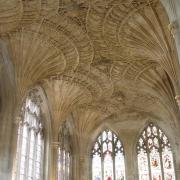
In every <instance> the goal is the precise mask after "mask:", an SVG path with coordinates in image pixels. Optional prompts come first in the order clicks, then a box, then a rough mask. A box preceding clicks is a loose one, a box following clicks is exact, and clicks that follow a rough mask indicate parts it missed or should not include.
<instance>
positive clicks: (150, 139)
mask: <svg viewBox="0 0 180 180" xmlns="http://www.w3.org/2000/svg"><path fill="white" fill-rule="evenodd" d="M137 154H138V155H137V156H138V169H139V180H175V172H174V161H173V154H172V149H171V145H170V142H169V140H168V138H167V136H166V135H165V134H164V133H163V131H162V130H161V129H160V128H159V127H157V126H155V125H154V124H153V123H150V124H149V125H148V127H147V128H146V129H145V130H144V131H143V132H142V134H141V136H140V138H139V142H138V145H137Z"/></svg>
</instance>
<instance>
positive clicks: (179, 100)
mask: <svg viewBox="0 0 180 180" xmlns="http://www.w3.org/2000/svg"><path fill="white" fill-rule="evenodd" d="M175 99H176V102H177V104H178V106H179V109H180V95H176V97H175Z"/></svg>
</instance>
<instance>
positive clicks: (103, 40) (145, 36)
mask: <svg viewBox="0 0 180 180" xmlns="http://www.w3.org/2000/svg"><path fill="white" fill-rule="evenodd" d="M168 24H169V21H168V17H167V14H166V12H165V10H164V8H163V6H162V5H161V3H160V1H158V0H133V1H132V0H38V1H37V0H31V1H29V0H13V1H12V0H3V1H2V0H1V2H0V35H1V39H3V40H4V41H5V42H6V45H7V48H8V52H9V55H10V59H11V61H12V64H13V68H14V76H15V81H16V94H17V101H18V103H21V102H22V99H23V98H24V97H25V95H26V93H27V91H28V90H29V89H30V88H33V87H34V86H36V85H40V86H41V87H42V88H43V89H44V91H45V94H46V95H47V100H48V104H49V107H50V112H51V114H52V119H53V128H54V131H58V126H59V124H60V122H61V121H62V120H63V119H65V118H66V116H67V114H68V113H70V112H72V114H73V115H74V117H76V119H78V121H77V122H76V124H75V126H77V129H79V131H85V130H87V129H88V130H89V131H91V130H92V129H93V128H95V127H96V126H98V125H99V124H100V123H102V122H103V120H105V119H111V120H112V121H114V122H117V121H126V120H128V118H129V116H130V115H131V114H132V113H135V114H136V115H140V116H146V115H150V116H155V117H157V118H162V119H163V118H167V117H169V118H172V114H173V113H174V112H176V110H177V105H176V102H175V100H174V96H175V92H174V91H175V89H178V88H179V83H178V78H177V77H178V73H177V72H178V71H177V69H176V68H177V59H176V52H175V47H174V41H173V38H172V35H171V34H170V32H169V30H168ZM136 117H137V116H136Z"/></svg>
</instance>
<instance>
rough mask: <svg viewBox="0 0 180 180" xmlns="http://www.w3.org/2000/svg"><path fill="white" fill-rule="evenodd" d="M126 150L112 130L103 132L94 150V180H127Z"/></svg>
mask: <svg viewBox="0 0 180 180" xmlns="http://www.w3.org/2000/svg"><path fill="white" fill-rule="evenodd" d="M125 179H126V178H125V164H124V148H123V146H122V143H121V141H120V140H119V139H118V137H117V136H116V135H115V134H114V133H113V132H112V131H110V130H105V131H103V132H102V133H101V134H100V135H99V137H98V138H97V140H96V142H95V144H94V146H93V149H92V180H125Z"/></svg>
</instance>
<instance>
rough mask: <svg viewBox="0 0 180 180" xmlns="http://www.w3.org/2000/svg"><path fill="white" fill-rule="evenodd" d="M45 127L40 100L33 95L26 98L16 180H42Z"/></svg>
mask: <svg viewBox="0 0 180 180" xmlns="http://www.w3.org/2000/svg"><path fill="white" fill-rule="evenodd" d="M43 149H44V140H43V126H42V123H41V111H40V106H39V103H38V100H37V99H36V96H35V95H34V94H33V93H30V94H29V96H28V97H27V98H26V102H25V106H24V107H23V108H22V119H21V121H20V123H19V129H18V142H17V152H16V164H15V174H14V177H13V179H15V180H32V179H33V180H42V179H43V177H42V174H43V172H42V171H43V168H42V166H43Z"/></svg>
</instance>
